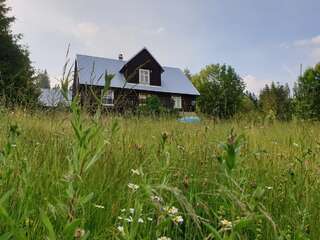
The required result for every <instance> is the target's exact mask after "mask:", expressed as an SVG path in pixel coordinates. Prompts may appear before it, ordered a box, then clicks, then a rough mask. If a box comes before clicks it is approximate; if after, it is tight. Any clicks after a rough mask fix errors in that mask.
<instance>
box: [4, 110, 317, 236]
mask: <svg viewBox="0 0 320 240" xmlns="http://www.w3.org/2000/svg"><path fill="white" fill-rule="evenodd" d="M232 128H233V129H234V132H235V134H237V135H235V134H233V135H231V136H230V132H231V129H232ZM0 150H1V153H0V160H1V162H0V191H1V199H0V219H1V220H0V232H1V234H0V236H1V237H0V239H1V240H2V239H19V240H20V239H46V238H47V239H50V240H53V239H172V240H173V239H319V236H320V228H319V223H320V207H319V206H320V205H319V203H320V184H319V181H320V178H319V170H320V169H319V163H320V161H319V160H320V159H319V152H320V125H319V123H306V122H290V123H278V122H275V123H268V124H262V123H255V124H253V123H250V122H249V121H244V120H242V121H239V122H236V121H224V122H214V121H212V120H204V121H202V122H201V123H200V124H184V123H179V122H177V121H176V120H175V119H165V118H161V119H152V118H137V117H128V118H123V117H122V118H121V117H109V118H107V117H103V118H99V119H98V118H96V119H91V118H89V117H86V116H84V117H81V115H80V114H76V113H75V114H73V115H72V114H69V113H50V114H45V113H33V114H30V113H26V112H23V111H15V112H12V111H8V110H1V112H0ZM165 237H167V238H165Z"/></svg>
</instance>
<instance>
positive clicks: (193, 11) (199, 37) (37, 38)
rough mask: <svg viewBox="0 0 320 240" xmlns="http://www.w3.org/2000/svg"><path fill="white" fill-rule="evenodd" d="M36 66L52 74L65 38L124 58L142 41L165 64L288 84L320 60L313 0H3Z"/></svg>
mask: <svg viewBox="0 0 320 240" xmlns="http://www.w3.org/2000/svg"><path fill="white" fill-rule="evenodd" d="M8 3H9V5H10V6H11V7H12V14H13V15H15V16H16V17H17V21H16V23H15V25H14V31H16V32H20V33H23V34H24V40H23V43H25V44H27V45H28V46H29V50H30V52H31V59H32V61H33V62H34V66H35V67H36V68H41V69H47V70H48V72H49V74H50V77H51V78H52V79H53V80H52V81H53V82H56V80H55V79H56V78H58V76H59V75H60V73H61V69H62V66H63V63H64V55H65V52H66V49H67V45H68V43H70V44H71V55H70V56H71V57H73V56H74V55H75V54H76V53H82V54H87V55H97V56H104V57H109V58H117V56H118V53H119V52H123V53H124V56H125V58H130V57H131V56H132V55H133V54H135V53H136V52H137V51H139V50H140V49H141V48H142V47H144V46H145V47H147V48H148V49H149V50H150V51H151V52H152V53H153V55H154V56H155V57H156V58H157V60H158V61H159V62H160V63H161V64H163V65H166V66H177V67H180V68H182V69H183V68H185V67H188V68H189V69H190V70H191V72H192V73H195V72H198V71H199V70H200V69H201V68H202V67H204V66H205V65H207V64H211V63H227V64H230V65H232V66H233V67H234V68H235V69H236V71H237V72H238V73H239V74H240V75H241V76H242V77H243V78H244V80H245V81H246V83H247V87H248V89H249V90H252V91H255V92H256V93H258V91H259V89H260V88H262V87H263V86H264V85H265V84H266V83H270V82H271V81H275V82H280V83H289V85H290V86H292V85H293V83H294V81H295V80H296V78H297V75H298V74H299V65H300V63H302V64H303V68H306V67H307V66H312V65H314V64H315V63H316V62H320V28H319V22H320V14H319V12H320V1H316V0H305V1H301V0H299V1H298V0H269V1H260V0H241V1H240V0H188V1H186V0H184V1H183V0H171V1H170V0H162V1H151V0H135V1H132V0H122V1H109V0H107V1H101V0H91V1H86V0H77V1H74V0H70V1H65V0H55V1H53V0H52V1H50V0H28V1H25V0H8Z"/></svg>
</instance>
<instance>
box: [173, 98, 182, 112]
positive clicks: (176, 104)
mask: <svg viewBox="0 0 320 240" xmlns="http://www.w3.org/2000/svg"><path fill="white" fill-rule="evenodd" d="M172 100H173V103H174V105H173V108H175V109H181V108H182V102H181V96H172Z"/></svg>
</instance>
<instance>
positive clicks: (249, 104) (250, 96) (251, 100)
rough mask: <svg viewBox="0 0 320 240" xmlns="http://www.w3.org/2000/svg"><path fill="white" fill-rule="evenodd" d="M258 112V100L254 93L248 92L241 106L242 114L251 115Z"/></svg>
mask: <svg viewBox="0 0 320 240" xmlns="http://www.w3.org/2000/svg"><path fill="white" fill-rule="evenodd" d="M257 110H258V99H257V97H256V95H255V94H254V93H251V92H249V91H246V92H245V94H244V96H243V98H242V101H241V104H240V111H241V113H249V112H254V111H257Z"/></svg>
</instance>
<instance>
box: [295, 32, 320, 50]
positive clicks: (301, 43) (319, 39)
mask: <svg viewBox="0 0 320 240" xmlns="http://www.w3.org/2000/svg"><path fill="white" fill-rule="evenodd" d="M293 45H294V46H295V47H312V46H318V45H320V35H318V36H315V37H313V38H310V39H302V40H298V41H295V42H294V43H293Z"/></svg>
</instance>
